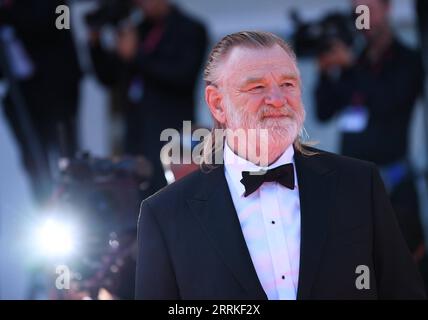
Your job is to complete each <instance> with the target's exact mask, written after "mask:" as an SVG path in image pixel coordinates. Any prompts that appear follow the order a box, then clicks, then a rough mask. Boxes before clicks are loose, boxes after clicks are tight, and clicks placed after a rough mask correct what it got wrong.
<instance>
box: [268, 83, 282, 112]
mask: <svg viewBox="0 0 428 320" xmlns="http://www.w3.org/2000/svg"><path fill="white" fill-rule="evenodd" d="M285 102H286V97H285V94H284V92H282V91H281V89H280V88H279V87H278V86H274V87H272V88H271V90H270V91H269V93H268V95H267V96H266V98H265V103H266V104H267V105H271V106H273V107H276V108H280V107H283V106H284V104H285Z"/></svg>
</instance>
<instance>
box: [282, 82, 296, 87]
mask: <svg viewBox="0 0 428 320" xmlns="http://www.w3.org/2000/svg"><path fill="white" fill-rule="evenodd" d="M281 87H284V88H293V87H294V83H293V82H284V83H283V84H282V85H281Z"/></svg>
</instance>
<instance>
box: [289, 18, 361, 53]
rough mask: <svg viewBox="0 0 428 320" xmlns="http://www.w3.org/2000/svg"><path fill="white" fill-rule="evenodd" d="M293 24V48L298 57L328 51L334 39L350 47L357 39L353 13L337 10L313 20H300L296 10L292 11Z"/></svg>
mask: <svg viewBox="0 0 428 320" xmlns="http://www.w3.org/2000/svg"><path fill="white" fill-rule="evenodd" d="M290 16H291V19H292V21H293V23H294V25H295V32H294V34H293V35H292V39H293V44H294V49H295V51H296V54H297V56H299V57H315V56H319V55H322V54H323V53H326V52H328V51H329V50H330V49H331V47H332V45H333V44H334V43H335V42H336V41H338V40H339V41H341V42H343V43H344V44H346V45H347V46H349V47H352V46H353V45H354V44H355V42H356V39H357V36H358V34H357V30H356V28H355V24H354V19H353V18H354V15H352V14H350V15H347V14H343V13H339V12H335V13H331V14H328V15H327V16H325V17H323V18H322V19H320V20H318V21H314V22H309V23H305V22H302V20H301V18H300V16H299V14H298V12H297V11H295V10H294V11H292V12H291V14H290Z"/></svg>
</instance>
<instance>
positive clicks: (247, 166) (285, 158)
mask: <svg viewBox="0 0 428 320" xmlns="http://www.w3.org/2000/svg"><path fill="white" fill-rule="evenodd" d="M223 153H224V155H223V159H224V167H225V170H226V173H227V174H228V175H229V176H230V178H231V179H232V182H233V185H234V187H235V189H236V190H237V191H238V194H239V195H240V196H241V195H243V194H244V193H245V187H244V185H243V184H242V183H241V179H242V171H260V170H269V169H273V168H276V167H279V166H282V165H284V164H287V163H292V164H293V165H294V148H293V145H290V146H289V147H288V148H287V149H286V150H285V151H284V153H283V154H282V155H281V156H280V157H279V158H278V160H276V161H275V162H274V163H272V164H271V165H269V166H268V167H260V166H258V165H256V164H254V163H252V162H250V161H248V160H246V159H244V158H242V157H240V156H238V155H237V154H235V153H234V152H233V151H232V149H230V147H229V145H228V144H227V142H226V143H225V146H224V151H223ZM294 175H296V168H295V166H294ZM294 181H295V186H297V179H294Z"/></svg>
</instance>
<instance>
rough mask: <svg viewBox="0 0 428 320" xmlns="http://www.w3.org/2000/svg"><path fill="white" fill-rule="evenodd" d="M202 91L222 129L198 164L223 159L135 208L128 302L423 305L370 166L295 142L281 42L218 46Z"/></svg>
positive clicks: (295, 100)
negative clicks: (132, 287) (132, 289)
mask: <svg viewBox="0 0 428 320" xmlns="http://www.w3.org/2000/svg"><path fill="white" fill-rule="evenodd" d="M205 81H206V89H205V94H206V101H207V104H208V106H209V108H210V111H211V113H212V115H213V117H214V122H215V127H216V128H219V129H220V128H221V129H227V130H226V134H225V139H224V140H222V141H220V142H223V141H225V142H226V143H224V147H220V148H219V145H220V146H221V145H222V143H220V144H219V143H218V142H219V141H218V139H217V141H212V140H211V139H207V143H208V147H207V148H206V150H208V151H210V152H211V153H210V154H208V156H207V157H205V160H211V159H213V158H215V159H217V158H218V157H214V156H213V155H214V154H218V151H219V150H220V152H221V153H222V155H223V157H222V160H223V161H222V163H216V162H214V163H210V164H209V168H208V169H209V170H207V166H206V165H205V166H204V168H203V170H202V169H201V170H200V171H198V172H195V173H193V174H190V175H189V176H187V177H186V178H184V179H182V180H180V181H179V182H177V183H174V184H172V185H170V186H168V187H166V188H165V189H163V190H161V191H160V192H159V193H157V194H155V195H154V196H152V197H151V198H149V199H147V200H145V201H144V202H143V203H142V206H141V215H140V219H139V231H138V237H139V240H138V244H139V248H138V262H137V264H138V265H137V280H136V298H137V299H272V300H274V299H376V298H391V299H401V298H424V289H423V285H422V284H421V282H422V281H421V279H420V276H419V274H418V271H417V269H416V267H415V265H414V263H413V261H412V258H411V256H410V254H409V251H408V249H407V247H406V244H405V243H404V241H403V238H402V235H401V234H400V231H399V228H398V226H397V223H396V220H395V218H394V213H393V211H392V208H391V205H390V203H389V202H388V198H387V196H386V194H385V190H384V186H383V183H382V180H381V178H380V176H379V173H378V171H377V170H376V167H375V166H374V165H373V164H372V163H368V162H364V161H360V160H354V159H350V158H345V157H342V156H338V155H334V154H331V153H326V152H323V151H321V150H316V149H313V148H308V147H305V146H304V145H302V144H301V143H300V140H299V132H300V130H301V129H302V126H303V121H304V109H303V105H302V101H301V88H300V76H299V70H298V68H297V65H296V60H295V56H294V53H293V52H292V50H291V49H290V48H289V46H288V45H287V44H286V43H285V42H284V41H283V40H281V39H280V38H278V37H277V36H275V35H273V34H270V33H265V32H239V33H235V34H231V35H228V36H226V37H225V38H223V39H222V40H221V41H220V42H219V43H218V44H217V45H216V46H215V47H214V49H213V50H212V52H211V55H210V57H209V59H208V63H207V66H206V69H205ZM236 131H241V132H242V131H243V132H246V133H248V135H247V139H242V137H241V136H239V135H236V134H234V133H235V132H236ZM251 131H252V132H255V134H253V135H251V134H250V132H251ZM263 133H265V134H263ZM251 136H253V138H251ZM254 136H255V137H256V138H255V139H254ZM263 136H265V138H266V136H267V139H263ZM238 138H239V139H238ZM242 144H243V145H242ZM265 144H267V148H266V145H265ZM211 145H214V146H215V148H214V150H211V149H212V148H209V147H210V146H211ZM263 150H265V151H263ZM207 162H209V161H207ZM261 173H263V174H261Z"/></svg>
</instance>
